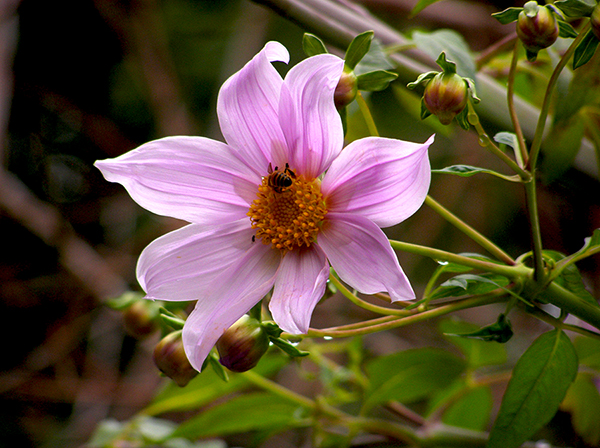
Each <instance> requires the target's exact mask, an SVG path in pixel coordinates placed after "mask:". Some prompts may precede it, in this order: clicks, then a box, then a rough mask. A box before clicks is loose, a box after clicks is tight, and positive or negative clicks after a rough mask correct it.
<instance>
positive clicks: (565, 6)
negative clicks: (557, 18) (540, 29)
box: [554, 0, 595, 17]
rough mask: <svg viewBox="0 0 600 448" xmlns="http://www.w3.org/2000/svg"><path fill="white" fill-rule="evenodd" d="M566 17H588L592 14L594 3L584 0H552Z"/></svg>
mask: <svg viewBox="0 0 600 448" xmlns="http://www.w3.org/2000/svg"><path fill="white" fill-rule="evenodd" d="M554 6H556V7H558V8H559V9H560V10H561V11H562V12H563V13H564V14H565V15H566V16H567V17H589V16H591V15H592V11H593V10H594V6H595V3H591V2H586V1H584V0H558V1H556V2H554Z"/></svg>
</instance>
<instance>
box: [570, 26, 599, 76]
mask: <svg viewBox="0 0 600 448" xmlns="http://www.w3.org/2000/svg"><path fill="white" fill-rule="evenodd" d="M597 46H598V39H597V38H596V36H594V33H592V32H591V31H588V33H587V34H586V35H585V37H584V38H583V40H582V41H581V42H579V45H577V48H576V49H575V53H574V54H573V70H575V69H576V68H578V67H581V66H582V65H583V64H585V63H586V62H589V60H590V59H592V56H594V52H595V51H596V47H597Z"/></svg>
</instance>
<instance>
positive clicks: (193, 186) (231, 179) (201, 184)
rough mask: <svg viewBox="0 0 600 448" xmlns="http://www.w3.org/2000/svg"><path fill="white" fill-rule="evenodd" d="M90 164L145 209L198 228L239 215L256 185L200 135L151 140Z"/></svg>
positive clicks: (228, 154) (223, 148)
mask: <svg viewBox="0 0 600 448" xmlns="http://www.w3.org/2000/svg"><path fill="white" fill-rule="evenodd" d="M95 165H96V167H97V168H99V169H100V171H102V174H104V177H105V178H106V179H107V180H108V181H110V182H119V183H120V184H122V185H123V186H124V187H125V188H126V189H127V191H128V192H129V194H130V195H131V197H132V198H133V200H134V201H136V202H137V203H138V204H140V205H141V206H142V207H144V208H145V209H147V210H150V211H151V212H153V213H157V214H159V215H164V216H172V217H174V218H178V219H183V220H185V221H189V222H193V223H197V224H220V223H222V222H227V221H236V220H238V219H240V218H242V217H244V216H245V215H246V213H247V212H248V206H249V204H250V203H251V202H252V201H253V200H254V198H255V197H256V189H257V185H258V184H260V176H258V175H257V174H256V173H254V172H253V171H252V170H251V169H250V168H249V167H248V166H246V165H245V164H244V163H243V162H242V161H241V160H239V159H238V158H237V157H236V156H235V154H233V153H232V151H231V149H230V148H229V147H228V146H227V145H225V144H224V143H220V142H217V141H214V140H210V139H207V138H203V137H167V138H163V139H160V140H154V141H151V142H149V143H146V144H144V145H142V146H140V147H139V148H137V149H135V150H133V151H129V152H128V153H125V154H123V155H122V156H119V157H117V158H115V159H107V160H99V161H97V162H96V163H95Z"/></svg>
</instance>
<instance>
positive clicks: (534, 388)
mask: <svg viewBox="0 0 600 448" xmlns="http://www.w3.org/2000/svg"><path fill="white" fill-rule="evenodd" d="M576 375H577V354H576V353H575V349H574V348H573V344H571V341H570V339H569V338H568V337H567V336H566V335H565V334H564V332H563V331H561V330H553V331H550V332H548V333H544V334H542V335H541V336H540V337H538V338H537V339H536V340H535V341H534V342H533V344H532V345H531V347H529V348H528V349H527V351H526V352H525V353H524V354H523V356H522V357H521V358H520V359H519V361H518V362H517V365H516V366H515V369H514V371H513V374H512V378H511V379H510V381H509V383H508V388H507V389H506V393H505V394H504V398H503V399H502V404H501V406H500V411H499V413H498V418H497V419H496V422H495V424H494V427H493V428H492V431H491V433H490V439H489V442H488V445H487V448H517V447H519V446H521V444H523V442H525V441H526V440H527V439H528V438H529V437H531V436H533V435H534V434H535V433H536V432H537V431H538V430H539V429H540V428H541V427H542V426H544V425H545V424H546V423H548V422H549V421H550V419H551V418H552V417H553V416H554V414H555V413H556V411H557V410H558V406H559V405H560V402H561V401H562V399H563V398H564V396H565V394H566V392H567V389H568V388H569V386H570V385H571V383H572V382H573V380H574V379H575V376H576Z"/></svg>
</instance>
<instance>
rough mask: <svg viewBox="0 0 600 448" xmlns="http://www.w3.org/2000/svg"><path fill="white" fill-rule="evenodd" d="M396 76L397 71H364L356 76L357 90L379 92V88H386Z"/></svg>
mask: <svg viewBox="0 0 600 448" xmlns="http://www.w3.org/2000/svg"><path fill="white" fill-rule="evenodd" d="M397 77H398V74H397V73H393V72H388V71H387V70H376V71H374V72H369V73H364V74H362V75H359V76H358V77H357V80H358V90H366V91H368V92H379V91H380V90H385V89H387V87H388V85H389V84H390V82H392V81H394V80H395V79H396V78H397Z"/></svg>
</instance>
